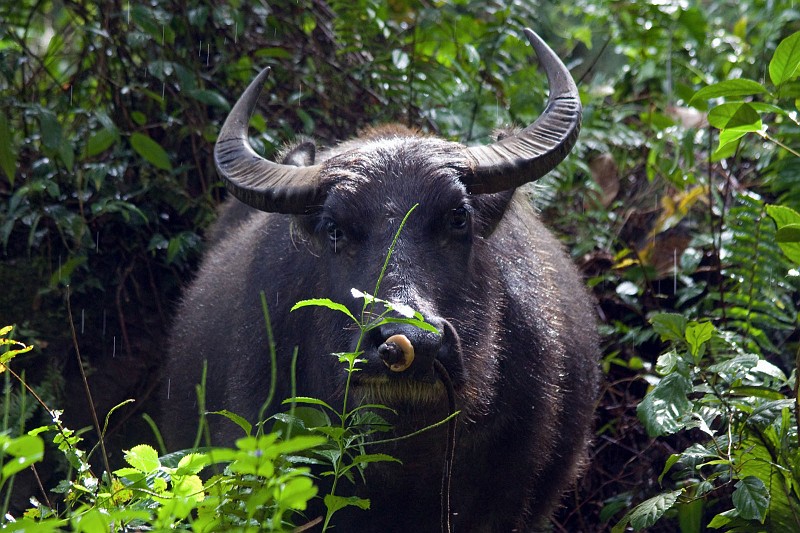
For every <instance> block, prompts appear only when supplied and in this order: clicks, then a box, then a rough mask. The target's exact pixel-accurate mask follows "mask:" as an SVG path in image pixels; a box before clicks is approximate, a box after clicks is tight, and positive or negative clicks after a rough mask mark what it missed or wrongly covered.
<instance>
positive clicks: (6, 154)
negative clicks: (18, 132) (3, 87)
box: [0, 113, 17, 187]
mask: <svg viewBox="0 0 800 533" xmlns="http://www.w3.org/2000/svg"><path fill="white" fill-rule="evenodd" d="M0 170H2V171H3V172H4V173H5V175H6V177H8V182H9V184H11V186H12V187H13V186H14V177H15V175H16V172H17V154H16V153H14V142H13V138H12V136H11V130H10V129H9V127H8V119H7V118H6V115H5V113H0Z"/></svg>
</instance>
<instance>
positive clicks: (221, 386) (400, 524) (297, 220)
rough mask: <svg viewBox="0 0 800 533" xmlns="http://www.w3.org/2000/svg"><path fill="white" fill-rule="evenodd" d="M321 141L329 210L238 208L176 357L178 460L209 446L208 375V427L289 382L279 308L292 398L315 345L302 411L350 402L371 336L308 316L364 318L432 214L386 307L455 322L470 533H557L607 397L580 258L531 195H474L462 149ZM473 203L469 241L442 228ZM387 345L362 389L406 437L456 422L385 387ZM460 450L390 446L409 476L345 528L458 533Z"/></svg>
mask: <svg viewBox="0 0 800 533" xmlns="http://www.w3.org/2000/svg"><path fill="white" fill-rule="evenodd" d="M304 143H305V141H302V142H301V143H299V144H297V145H295V146H294V147H293V148H290V149H289V150H288V151H287V152H285V153H284V156H283V157H284V160H285V161H289V162H292V161H294V162H308V161H312V160H314V159H315V160H316V163H320V162H322V163H324V170H323V176H322V180H323V186H324V187H325V188H326V190H327V197H326V200H325V204H324V205H321V206H319V209H318V212H316V213H314V214H312V215H309V216H307V217H290V216H285V215H278V214H268V213H261V212H258V211H254V210H252V209H251V208H249V207H247V206H244V205H243V204H241V203H239V202H238V201H236V200H229V201H228V203H227V204H226V206H225V207H224V208H223V211H222V214H221V216H220V219H219V222H218V224H217V225H216V227H215V229H214V230H212V232H211V234H210V235H211V237H210V243H209V250H208V253H207V255H206V257H205V259H204V261H203V264H202V265H201V267H200V269H199V272H198V275H197V279H196V280H195V281H194V282H193V283H192V285H191V287H189V289H188V290H187V291H186V294H185V296H184V298H183V301H182V303H181V306H180V309H179V311H178V314H177V317H176V320H175V324H174V329H173V335H172V340H171V344H170V355H169V360H168V362H167V366H166V372H165V389H166V382H167V380H169V382H170V387H171V396H170V398H169V400H167V401H165V402H164V405H165V410H164V419H163V423H164V424H165V425H164V427H168V428H170V430H171V431H170V432H168V433H167V435H169V436H170V437H171V438H172V442H170V445H171V446H172V447H173V448H175V447H179V446H187V445H189V444H190V443H191V440H192V437H193V435H194V427H195V425H194V422H195V420H196V415H197V408H196V405H195V393H194V385H195V384H196V383H197V382H198V381H199V376H200V374H199V371H200V368H201V365H202V362H203V360H207V361H208V386H207V410H218V409H223V408H224V409H229V410H231V411H233V412H236V413H238V414H240V415H242V416H244V417H245V418H247V419H248V420H250V421H251V422H256V420H255V418H256V417H257V414H258V412H259V409H260V408H261V406H262V402H263V401H264V400H265V398H266V394H267V387H268V382H269V373H270V368H269V357H268V354H267V352H266V346H267V340H266V337H265V331H264V318H263V316H262V312H261V304H260V300H259V291H261V290H264V291H265V293H266V298H267V302H268V304H269V306H270V311H271V317H272V325H273V329H274V331H275V332H276V335H277V339H276V340H277V351H278V375H279V377H278V383H279V388H278V391H277V400H278V401H279V400H280V399H283V398H285V397H287V396H288V395H289V390H288V383H289V361H290V360H291V355H292V352H293V351H294V348H295V347H297V348H298V351H299V358H298V368H297V377H298V394H300V395H306V396H314V397H318V398H321V399H323V400H326V401H328V402H330V403H332V404H336V403H337V402H339V401H341V395H342V393H343V390H344V380H345V378H346V374H345V372H344V369H343V368H342V366H341V364H340V363H338V362H337V360H336V358H335V357H333V356H331V355H329V354H331V353H333V352H341V351H344V350H350V349H353V348H354V345H355V338H356V332H355V331H354V330H353V328H352V327H351V325H350V324H349V322H348V320H347V319H346V318H343V317H341V316H338V315H339V314H338V313H334V312H333V311H330V310H327V309H316V308H313V309H312V308H308V309H302V310H300V311H296V312H293V313H289V312H288V310H289V308H290V307H291V306H292V305H293V304H294V303H295V302H297V301H299V300H301V299H305V298H312V297H330V298H331V299H333V300H335V301H338V302H341V303H344V304H346V305H348V306H350V308H351V311H352V312H354V313H359V312H360V307H359V306H360V302H357V301H354V300H353V299H352V297H351V296H350V294H349V290H350V288H352V287H356V288H358V289H361V290H371V289H372V287H373V286H374V283H375V280H376V279H377V277H378V273H379V271H380V267H381V265H382V263H383V258H384V257H385V253H386V250H387V248H388V243H389V242H391V238H392V236H393V234H394V232H395V231H396V230H397V225H398V224H399V221H400V219H402V217H403V216H404V215H405V213H406V212H407V210H408V209H409V208H410V206H411V205H413V204H414V203H417V202H421V205H420V207H419V208H418V209H417V210H416V211H415V212H414V213H412V215H411V216H410V217H409V221H408V225H407V226H406V228H405V229H404V231H403V233H402V234H401V236H400V239H399V241H398V247H397V249H396V250H395V255H394V256H393V261H392V263H391V267H390V269H389V271H388V272H387V274H386V277H385V279H384V282H383V284H382V290H381V294H379V296H381V297H384V298H387V299H392V300H396V301H401V302H403V303H407V304H409V305H411V306H412V307H414V308H415V309H416V310H418V311H420V312H422V313H423V315H425V316H426V317H438V319H439V320H440V321H442V322H440V323H441V324H443V326H442V327H443V329H445V330H447V329H448V328H452V330H453V331H452V332H450V333H447V332H445V342H444V344H445V345H446V348H447V349H446V350H445V351H444V352H443V354H442V356H441V357H442V359H441V362H442V364H443V365H444V366H445V367H447V369H448V372H450V373H452V375H453V376H454V383H455V387H456V396H457V407H458V409H461V410H462V411H463V415H462V416H460V417H459V422H458V430H457V447H456V453H455V466H454V470H453V485H452V486H453V494H452V497H451V501H452V511H453V512H454V513H456V514H455V515H454V516H453V519H452V521H453V525H454V531H468V532H497V533H506V532H509V531H532V530H535V529H536V528H538V527H540V526H541V525H542V524H543V523H546V521H547V519H548V517H549V516H550V514H551V513H552V511H553V509H554V508H555V506H557V504H558V502H559V500H560V497H561V494H562V492H563V491H564V490H566V489H567V488H568V487H569V486H570V484H571V483H572V482H573V481H574V479H575V477H576V476H577V474H578V472H579V471H580V468H581V465H582V464H583V462H584V460H585V453H586V447H587V444H588V442H589V439H590V435H591V432H592V431H591V428H592V410H593V404H594V394H595V390H596V387H597V381H598V371H597V360H598V348H597V347H598V341H597V337H596V334H595V332H594V327H593V322H594V316H593V311H592V303H591V300H590V298H589V296H588V295H587V294H586V292H585V290H584V288H583V286H582V282H581V280H580V277H579V275H578V273H577V272H576V271H575V269H574V267H573V265H572V264H571V262H570V260H569V258H568V257H567V255H566V254H565V253H564V252H563V251H562V249H561V246H560V244H559V243H558V241H557V240H556V239H555V238H554V237H553V236H552V235H551V234H550V233H549V232H548V231H547V230H546V229H545V227H544V226H543V225H542V223H541V222H540V221H539V219H538V218H537V216H536V214H535V213H534V211H533V209H532V208H531V206H530V202H529V201H528V199H527V197H526V196H525V195H524V194H522V193H517V194H514V191H509V192H506V193H498V194H493V195H483V196H469V195H466V193H465V192H464V190H463V186H462V185H460V183H459V181H458V175H459V172H462V171H463V170H464V165H465V164H466V163H465V162H464V161H463V160H462V159H461V158H460V156H459V153H460V152H459V150H460V145H457V144H455V143H450V142H447V141H443V140H441V139H437V138H434V137H425V136H421V135H419V134H417V133H416V132H414V131H412V130H408V129H405V128H403V127H398V126H393V127H389V128H381V129H374V130H369V131H367V132H364V134H363V136H362V137H361V138H358V139H355V140H351V141H347V142H344V143H342V144H340V145H338V146H337V147H334V148H333V149H331V150H328V151H322V152H319V153H317V151H316V150H314V153H313V154H312V153H311V150H310V148H309V145H308V144H304ZM312 156H313V157H312ZM459 198H462V199H463V201H464V202H467V203H468V205H469V208H470V209H471V210H472V219H471V228H472V229H471V230H470V234H469V235H468V236H466V237H464V238H463V242H462V240H459V239H461V237H455V236H452V235H451V233H452V231H451V230H447V231H445V230H442V229H441V228H440V227H439V226H438V225H437V224H439V222H437V221H439V220H440V219H441V216H443V215H441V214H442V213H443V214H444V215H446V214H447V213H448V212H449V211H448V210H449V209H451V206H452V205H455V204H453V202H459V201H462V200H459ZM326 217H334V218H335V219H336V221H337V223H339V224H340V225H341V226H342V227H343V228H346V231H347V232H349V233H345V235H350V236H352V238H351V239H350V240H348V241H346V242H343V244H342V249H341V250H337V251H336V252H335V253H334V252H332V250H331V248H330V246H329V243H328V240H327V238H326V235H325V234H324V231H323V230H324V227H325V225H324V223H323V222H324V220H327V218H326ZM359 232H360V233H359ZM448 232H449V233H448ZM445 324H446V326H445ZM368 341H369V342H368V343H367V344H368V345H367V346H366V351H365V355H364V357H365V358H367V359H368V361H369V362H368V363H367V365H366V366H365V369H364V375H367V374H370V373H371V375H372V376H373V377H364V378H359V379H361V383H360V384H358V385H357V386H356V387H355V388H354V394H355V396H356V397H357V398H359V399H361V400H363V401H367V402H374V401H378V402H381V403H386V404H388V405H389V406H390V407H393V408H394V409H395V411H396V415H392V416H390V422H391V423H392V424H394V426H395V429H394V434H395V435H404V434H408V433H411V432H413V431H416V430H418V429H419V428H421V427H425V426H427V425H430V424H433V423H435V422H438V421H440V420H442V419H443V418H444V417H445V416H447V412H448V410H447V401H446V397H445V396H446V395H444V393H443V387H442V386H441V384H437V385H431V384H429V383H411V382H403V381H402V380H394V381H393V382H392V383H391V384H390V385H389V386H385V385H383V384H382V383H384V381H385V380H386V379H388V378H385V377H381V376H382V375H381V372H382V371H384V368H383V365H382V363H381V362H380V361H379V360H378V359H377V356H376V349H377V344H378V343H380V342H381V340H380V338H377V339H373V338H370V339H368ZM389 378H392V376H389ZM278 401H276V402H275V403H273V405H272V406H271V409H270V410H269V412H275V410H276V409H278V408H279V403H278ZM212 429H213V432H214V436H215V439H216V440H217V442H218V443H230V442H232V440H234V439H235V438H236V437H238V436H239V435H240V433H239V430H237V428H235V427H234V426H233V425H232V424H230V423H228V422H225V421H222V420H218V419H214V420H213V422H212ZM445 442H446V435H445V428H444V427H439V428H437V429H435V430H432V431H429V432H426V433H423V434H422V435H420V436H417V437H414V438H412V439H408V440H402V441H398V442H396V443H391V444H386V445H382V446H380V447H374V449H373V448H370V449H369V450H368V452H369V453H378V452H383V453H389V454H391V455H394V456H395V457H397V458H399V459H400V460H401V461H402V464H395V463H392V464H375V465H370V467H369V468H368V469H367V471H366V472H367V484H366V486H365V487H364V486H360V487H357V488H355V489H354V490H355V491H356V492H357V493H358V494H359V495H360V496H362V497H368V498H370V499H371V501H372V510H371V511H370V512H369V513H366V512H363V511H359V510H347V511H343V512H340V513H337V515H336V519H335V522H336V525H337V528H338V530H340V531H356V532H358V531H364V532H369V531H376V532H377V531H417V532H436V531H439V513H440V506H439V501H440V495H439V486H440V481H441V472H442V464H443V460H444V459H443V458H444V450H445ZM310 512H311V513H312V516H310V518H313V517H314V516H313V513H314V512H315V511H310Z"/></svg>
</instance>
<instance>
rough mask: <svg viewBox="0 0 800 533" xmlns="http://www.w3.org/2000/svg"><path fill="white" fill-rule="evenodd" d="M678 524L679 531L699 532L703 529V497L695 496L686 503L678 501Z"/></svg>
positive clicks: (685, 532) (686, 532)
mask: <svg viewBox="0 0 800 533" xmlns="http://www.w3.org/2000/svg"><path fill="white" fill-rule="evenodd" d="M675 507H676V509H677V510H678V524H679V527H680V531H681V533H701V531H703V523H704V522H703V514H704V511H705V507H706V502H705V500H704V499H703V498H695V499H693V500H690V501H688V502H686V503H678V504H677V505H676V506H675Z"/></svg>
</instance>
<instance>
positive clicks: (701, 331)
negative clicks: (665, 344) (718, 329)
mask: <svg viewBox="0 0 800 533" xmlns="http://www.w3.org/2000/svg"><path fill="white" fill-rule="evenodd" d="M713 334H714V325H713V324H712V323H711V322H701V323H698V322H691V323H689V325H688V326H686V334H685V336H686V342H688V343H689V347H690V348H691V350H692V357H697V354H698V353H699V352H700V347H701V346H702V345H703V344H705V343H706V342H707V341H709V340H711V336H712V335H713Z"/></svg>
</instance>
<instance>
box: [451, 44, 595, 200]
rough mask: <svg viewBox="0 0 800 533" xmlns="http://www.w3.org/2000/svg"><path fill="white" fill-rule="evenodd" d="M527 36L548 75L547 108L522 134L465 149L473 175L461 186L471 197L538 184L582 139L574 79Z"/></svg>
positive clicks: (579, 105) (559, 61)
mask: <svg viewBox="0 0 800 533" xmlns="http://www.w3.org/2000/svg"><path fill="white" fill-rule="evenodd" d="M525 36H526V37H528V40H529V41H530V43H531V45H532V46H533V49H534V50H535V51H536V55H537V57H538V58H539V62H540V63H541V65H542V66H543V67H544V71H545V74H547V82H548V84H549V85H550V97H549V98H548V100H547V107H546V108H545V110H544V112H543V113H542V114H541V116H539V118H538V119H536V122H534V123H533V124H531V125H530V126H528V127H527V128H525V129H524V130H522V131H520V132H519V133H518V134H516V135H512V136H510V137H506V138H504V139H502V140H500V141H497V142H495V143H493V144H490V145H487V146H475V147H470V148H467V149H466V154H467V158H468V159H469V162H470V165H471V166H472V169H473V174H472V175H471V176H467V177H465V178H463V179H462V181H463V182H464V185H466V187H467V190H468V191H469V192H470V193H473V194H484V193H494V192H500V191H505V190H508V189H514V188H516V187H519V186H520V185H523V184H525V183H528V182H531V181H534V180H536V179H539V178H540V177H542V176H544V175H545V174H547V173H548V172H549V171H550V170H552V169H553V168H554V167H555V166H556V165H558V164H559V163H560V162H561V161H562V160H563V159H564V158H565V157H566V156H567V154H568V153H569V152H570V150H571V149H572V147H573V146H574V145H575V141H576V140H577V138H578V131H579V130H580V127H581V101H580V98H579V97H578V88H577V87H576V86H575V82H574V81H573V80H572V75H570V73H569V70H568V69H567V67H565V66H564V63H562V62H561V60H560V59H559V58H558V56H557V55H556V54H555V52H553V50H551V49H550V47H549V46H547V44H545V42H544V41H543V40H542V39H541V38H540V37H539V36H538V35H536V34H535V33H534V32H533V31H531V30H530V29H528V28H525Z"/></svg>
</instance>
